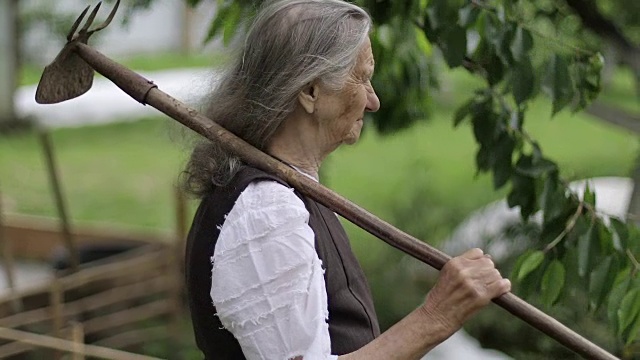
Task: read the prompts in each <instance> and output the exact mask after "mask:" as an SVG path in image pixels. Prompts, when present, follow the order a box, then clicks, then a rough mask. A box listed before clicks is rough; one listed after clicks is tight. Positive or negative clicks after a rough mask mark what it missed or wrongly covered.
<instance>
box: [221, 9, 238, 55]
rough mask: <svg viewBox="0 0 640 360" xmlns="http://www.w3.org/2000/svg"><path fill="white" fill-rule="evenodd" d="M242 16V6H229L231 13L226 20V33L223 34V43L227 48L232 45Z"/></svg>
mask: <svg viewBox="0 0 640 360" xmlns="http://www.w3.org/2000/svg"><path fill="white" fill-rule="evenodd" d="M241 16H242V6H241V5H240V4H239V3H238V2H233V3H231V5H230V6H229V12H228V13H227V16H226V18H225V19H224V31H223V33H222V41H223V42H224V45H225V46H227V45H229V44H230V43H231V40H232V39H233V35H235V33H236V30H237V29H238V26H239V24H240V18H241Z"/></svg>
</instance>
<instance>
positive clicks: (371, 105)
mask: <svg viewBox="0 0 640 360" xmlns="http://www.w3.org/2000/svg"><path fill="white" fill-rule="evenodd" d="M378 109H380V99H378V95H376V91H375V90H374V89H373V87H372V88H371V91H368V92H367V109H366V110H367V111H368V112H376V111H378Z"/></svg>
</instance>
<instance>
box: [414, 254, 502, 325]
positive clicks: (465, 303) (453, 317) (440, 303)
mask: <svg viewBox="0 0 640 360" xmlns="http://www.w3.org/2000/svg"><path fill="white" fill-rule="evenodd" d="M510 290H511V282H510V281H509V280H508V279H505V278H503V277H502V275H500V272H499V271H498V270H497V269H496V268H495V265H494V263H493V261H492V260H491V257H490V256H489V255H487V254H484V253H483V252H482V250H480V249H471V250H469V251H467V252H465V253H464V254H462V255H460V256H458V257H455V258H453V259H451V260H449V262H447V263H446V264H445V265H444V267H443V268H442V270H441V272H440V277H439V278H438V281H437V283H436V285H435V286H434V287H433V289H431V291H430V292H429V294H428V295H427V298H426V300H425V302H424V304H423V305H422V309H423V310H424V312H425V313H426V315H427V316H428V318H429V319H431V321H433V320H436V321H438V322H439V324H438V325H440V326H443V327H444V328H445V329H448V330H449V331H451V334H453V332H455V331H457V330H458V329H460V327H462V325H463V324H464V323H465V322H466V321H467V320H469V318H471V316H473V315H474V314H475V313H476V312H477V311H478V310H480V309H481V308H483V307H484V306H486V305H487V304H489V302H491V299H493V298H495V297H498V296H500V295H502V294H504V293H506V292H508V291H510Z"/></svg>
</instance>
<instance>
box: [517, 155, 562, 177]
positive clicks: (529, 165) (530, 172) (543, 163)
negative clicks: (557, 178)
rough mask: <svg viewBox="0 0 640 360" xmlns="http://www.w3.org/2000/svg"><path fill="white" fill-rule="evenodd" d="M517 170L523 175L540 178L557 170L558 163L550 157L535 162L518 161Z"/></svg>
mask: <svg viewBox="0 0 640 360" xmlns="http://www.w3.org/2000/svg"><path fill="white" fill-rule="evenodd" d="M516 170H517V171H518V172H519V173H520V174H522V175H526V176H530V177H532V178H539V177H541V176H543V175H546V174H548V173H551V172H555V171H557V170H558V165H556V163H554V162H553V161H551V160H549V159H545V158H542V159H540V160H537V161H535V162H534V161H529V162H523V163H518V164H517V165H516Z"/></svg>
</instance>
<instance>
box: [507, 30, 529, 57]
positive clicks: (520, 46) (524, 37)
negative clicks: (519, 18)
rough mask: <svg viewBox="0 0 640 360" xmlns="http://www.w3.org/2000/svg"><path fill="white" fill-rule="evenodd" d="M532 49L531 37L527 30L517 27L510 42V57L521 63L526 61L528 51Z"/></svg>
mask: <svg viewBox="0 0 640 360" xmlns="http://www.w3.org/2000/svg"><path fill="white" fill-rule="evenodd" d="M532 47H533V37H532V36H531V33H530V32H529V30H526V29H523V28H522V27H517V28H516V31H515V33H514V35H513V40H512V41H511V46H510V47H509V48H510V49H511V56H513V59H514V60H515V61H518V62H521V61H523V60H525V59H528V56H529V51H531V48H532Z"/></svg>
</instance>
